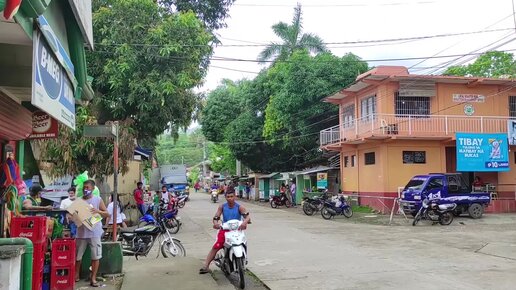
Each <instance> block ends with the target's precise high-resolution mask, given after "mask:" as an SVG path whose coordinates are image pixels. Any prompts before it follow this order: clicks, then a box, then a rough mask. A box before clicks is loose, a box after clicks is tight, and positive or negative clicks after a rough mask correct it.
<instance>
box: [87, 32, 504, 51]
mask: <svg viewBox="0 0 516 290" xmlns="http://www.w3.org/2000/svg"><path fill="white" fill-rule="evenodd" d="M508 30H514V28H512V27H511V28H498V29H488V30H477V31H469V32H457V33H444V34H434V35H424V36H412V37H399V38H387V39H371V40H357V41H337V42H324V43H323V44H324V45H343V44H367V43H384V42H399V41H407V40H422V39H431V38H442V37H452V36H463V35H472V34H482V33H492V32H501V31H508ZM236 41H241V42H251V41H244V40H236ZM95 45H96V46H122V45H129V46H137V47H138V46H142V47H166V46H167V45H160V44H147V43H101V42H100V43H95ZM269 45H270V44H263V43H255V44H220V45H216V46H218V47H264V46H269ZM173 46H175V47H203V46H209V47H211V46H212V45H210V44H174V45H173Z"/></svg>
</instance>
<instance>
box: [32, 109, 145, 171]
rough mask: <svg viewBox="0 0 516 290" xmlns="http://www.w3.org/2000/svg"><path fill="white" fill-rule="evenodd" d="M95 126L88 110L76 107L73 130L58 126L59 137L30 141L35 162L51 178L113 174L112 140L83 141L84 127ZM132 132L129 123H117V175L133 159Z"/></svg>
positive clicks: (88, 139) (93, 139) (133, 136)
mask: <svg viewBox="0 0 516 290" xmlns="http://www.w3.org/2000/svg"><path fill="white" fill-rule="evenodd" d="M94 124H96V120H95V118H94V117H93V116H92V112H91V111H90V107H89V106H86V107H78V108H77V112H76V129H75V131H74V130H71V129H69V128H68V127H65V126H63V125H59V127H60V128H59V137H58V138H56V139H45V140H37V141H31V142H35V144H36V145H37V146H38V147H39V151H40V156H39V160H40V161H41V162H43V163H44V164H45V167H46V168H47V169H46V170H45V171H46V173H47V174H49V175H50V176H51V177H61V176H64V175H75V174H78V173H82V172H83V171H85V170H88V172H89V175H90V176H97V177H101V176H106V175H110V174H112V173H113V140H112V139H111V140H110V139H105V138H90V137H84V135H83V134H82V132H83V128H84V125H94ZM134 138H135V135H134V130H133V129H132V124H131V120H127V121H124V122H121V123H120V140H119V144H120V148H119V151H120V153H119V154H120V165H121V172H122V173H126V172H127V170H128V167H127V162H128V161H129V160H131V159H132V158H133V155H134V145H133V144H134Z"/></svg>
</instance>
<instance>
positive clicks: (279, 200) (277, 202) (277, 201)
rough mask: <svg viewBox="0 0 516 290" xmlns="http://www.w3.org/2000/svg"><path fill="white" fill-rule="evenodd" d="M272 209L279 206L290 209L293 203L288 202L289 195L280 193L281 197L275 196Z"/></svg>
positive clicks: (272, 199) (272, 200)
mask: <svg viewBox="0 0 516 290" xmlns="http://www.w3.org/2000/svg"><path fill="white" fill-rule="evenodd" d="M270 203H271V207H272V208H277V207H278V206H282V205H284V206H286V207H290V206H291V205H292V203H291V202H290V200H288V197H287V194H285V193H280V195H275V196H273V197H272V198H271V201H270Z"/></svg>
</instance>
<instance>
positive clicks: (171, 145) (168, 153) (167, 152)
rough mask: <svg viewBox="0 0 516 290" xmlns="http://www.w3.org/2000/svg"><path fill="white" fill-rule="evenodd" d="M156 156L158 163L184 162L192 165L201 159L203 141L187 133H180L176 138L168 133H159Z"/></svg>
mask: <svg viewBox="0 0 516 290" xmlns="http://www.w3.org/2000/svg"><path fill="white" fill-rule="evenodd" d="M156 156H157V161H158V163H159V164H160V165H164V164H183V163H184V164H186V165H187V166H194V165H197V164H199V163H200V162H202V160H203V142H202V141H199V140H197V139H196V138H195V135H192V134H187V133H180V134H179V137H178V138H177V140H176V139H174V138H173V137H172V136H170V135H161V136H160V137H159V138H158V145H157V146H156Z"/></svg>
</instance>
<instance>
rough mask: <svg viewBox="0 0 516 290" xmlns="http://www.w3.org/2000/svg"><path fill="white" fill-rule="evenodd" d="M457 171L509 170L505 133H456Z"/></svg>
mask: <svg viewBox="0 0 516 290" xmlns="http://www.w3.org/2000/svg"><path fill="white" fill-rule="evenodd" d="M456 147H457V171H465V172H473V171H479V172H482V171H509V170H510V168H509V146H508V144H507V134H502V133H495V134H474V133H456Z"/></svg>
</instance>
